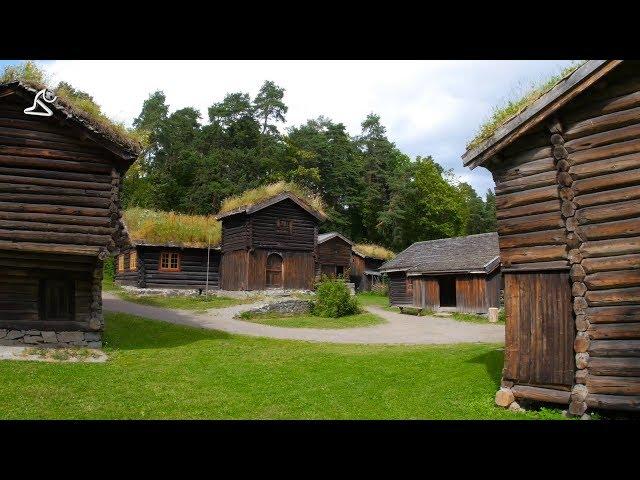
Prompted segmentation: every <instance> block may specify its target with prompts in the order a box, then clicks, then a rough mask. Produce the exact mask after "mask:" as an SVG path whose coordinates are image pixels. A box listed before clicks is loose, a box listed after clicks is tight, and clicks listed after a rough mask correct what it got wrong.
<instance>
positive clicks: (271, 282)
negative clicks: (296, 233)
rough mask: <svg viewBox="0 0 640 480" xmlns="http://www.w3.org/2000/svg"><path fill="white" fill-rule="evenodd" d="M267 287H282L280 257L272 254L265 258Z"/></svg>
mask: <svg viewBox="0 0 640 480" xmlns="http://www.w3.org/2000/svg"><path fill="white" fill-rule="evenodd" d="M266 283H267V287H270V288H281V287H282V257H281V256H280V255H278V254H277V253H272V254H271V255H269V256H268V257H267V282H266Z"/></svg>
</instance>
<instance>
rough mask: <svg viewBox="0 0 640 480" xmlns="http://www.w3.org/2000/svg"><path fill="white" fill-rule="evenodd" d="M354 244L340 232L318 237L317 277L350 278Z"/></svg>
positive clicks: (323, 234)
mask: <svg viewBox="0 0 640 480" xmlns="http://www.w3.org/2000/svg"><path fill="white" fill-rule="evenodd" d="M352 246H353V242H352V241H351V240H349V239H348V238H346V237H345V236H343V235H340V234H339V233H338V232H330V233H322V234H320V235H318V247H317V253H316V276H318V277H320V276H322V275H328V276H330V277H343V278H349V276H350V269H351V248H352Z"/></svg>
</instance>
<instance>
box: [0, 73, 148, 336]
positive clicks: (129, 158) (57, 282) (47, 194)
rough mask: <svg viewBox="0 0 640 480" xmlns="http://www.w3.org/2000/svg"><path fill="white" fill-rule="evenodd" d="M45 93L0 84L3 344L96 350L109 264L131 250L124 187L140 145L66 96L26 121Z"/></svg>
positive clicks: (0, 332)
mask: <svg viewBox="0 0 640 480" xmlns="http://www.w3.org/2000/svg"><path fill="white" fill-rule="evenodd" d="M41 88H42V87H41V86H35V85H31V84H28V83H24V82H13V83H8V84H3V85H0V272H1V273H0V343H5V344H6V343H11V344H13V343H23V344H34V345H36V344H42V345H85V346H99V345H100V342H101V336H102V333H101V332H102V330H103V325H104V322H103V316H102V269H103V260H104V259H105V258H106V256H107V255H110V254H114V253H117V252H118V251H119V250H120V249H121V248H123V247H125V246H126V245H127V243H128V239H127V235H126V232H125V230H124V226H123V224H122V222H121V218H120V214H121V210H120V203H119V202H120V200H119V199H120V190H121V180H122V176H123V175H124V173H125V172H126V171H127V169H128V168H129V166H130V165H131V164H132V163H133V162H134V160H135V159H136V157H137V156H138V154H139V152H140V147H139V145H137V144H135V142H132V141H131V140H129V139H128V138H126V137H124V136H122V135H121V134H119V133H118V132H117V131H115V130H114V129H112V128H110V127H109V126H108V125H105V124H104V122H99V121H95V120H94V119H93V118H92V117H91V116H89V115H88V114H86V113H85V112H83V111H81V110H79V109H78V108H77V107H75V106H73V105H71V104H69V103H68V102H66V101H63V100H61V99H57V100H55V101H52V102H50V101H49V100H46V102H47V103H46V104H45V105H46V106H47V107H48V109H49V111H50V113H51V115H50V116H48V115H29V114H27V113H26V112H25V109H29V108H30V107H32V106H33V105H34V101H35V99H36V98H38V97H37V95H41V94H40V93H39V92H40V89H41ZM47 98H48V99H51V98H52V97H47ZM38 110H39V111H40V112H44V113H45V114H47V113H48V112H47V111H46V110H43V109H42V108H41V106H39V105H38ZM27 111H28V110H27ZM33 111H36V110H33Z"/></svg>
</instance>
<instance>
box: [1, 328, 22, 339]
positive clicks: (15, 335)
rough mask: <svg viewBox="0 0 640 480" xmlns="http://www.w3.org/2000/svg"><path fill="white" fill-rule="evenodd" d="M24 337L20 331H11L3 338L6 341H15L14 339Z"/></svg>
mask: <svg viewBox="0 0 640 480" xmlns="http://www.w3.org/2000/svg"><path fill="white" fill-rule="evenodd" d="M22 337H24V332H22V331H20V330H11V331H10V332H9V333H7V335H6V336H5V338H6V339H7V340H15V339H16V338H22Z"/></svg>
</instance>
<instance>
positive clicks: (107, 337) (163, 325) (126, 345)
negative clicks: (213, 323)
mask: <svg viewBox="0 0 640 480" xmlns="http://www.w3.org/2000/svg"><path fill="white" fill-rule="evenodd" d="M105 327H106V328H105V334H104V343H105V346H106V347H107V348H112V349H115V350H138V349H157V348H173V347H179V346H183V345H188V344H190V343H194V342H198V341H201V340H227V339H229V338H231V335H229V334H228V333H226V332H222V331H220V330H208V329H203V328H198V327H192V326H185V325H174V324H172V323H168V322H163V321H158V320H149V319H145V318H142V317H137V316H134V315H127V314H123V313H112V312H108V313H107V314H106V318H105Z"/></svg>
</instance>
